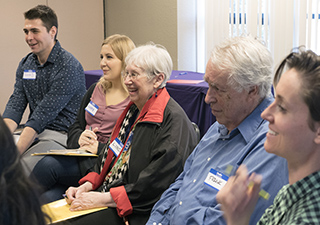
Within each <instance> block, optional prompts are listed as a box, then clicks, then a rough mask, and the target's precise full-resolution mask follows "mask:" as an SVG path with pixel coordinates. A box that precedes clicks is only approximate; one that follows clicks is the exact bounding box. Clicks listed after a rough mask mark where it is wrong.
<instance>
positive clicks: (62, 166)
mask: <svg viewBox="0 0 320 225" xmlns="http://www.w3.org/2000/svg"><path fill="white" fill-rule="evenodd" d="M133 48H135V45H134V43H133V42H132V40H131V39H130V38H128V37H127V36H125V35H119V34H115V35H112V36H110V37H108V38H107V39H105V40H104V42H103V43H102V46H101V52H100V58H101V61H100V67H101V69H102V70H103V76H102V77H101V79H100V80H99V82H98V83H95V84H93V85H91V87H90V88H89V89H88V91H87V93H86V94H85V95H84V97H83V99H82V103H81V106H80V109H79V112H78V116H77V119H76V121H75V122H74V124H72V125H71V126H70V127H69V131H68V141H67V144H68V148H79V147H81V149H85V150H87V151H90V152H92V153H96V154H99V152H100V151H101V149H102V148H103V146H104V145H105V143H107V141H108V139H109V137H110V135H111V131H112V129H113V127H114V125H115V123H116V121H117V119H118V117H119V116H120V114H121V113H122V111H123V110H124V109H125V107H126V106H127V105H128V103H129V101H130V99H129V97H128V92H127V90H126V88H125V85H124V83H123V77H122V74H123V70H124V68H125V63H124V60H125V58H126V56H127V54H128V53H129V52H130V51H131V50H132V49H133ZM96 160H97V159H96V158H87V157H81V158H79V157H64V156H60V157H59V156H55V157H52V156H47V157H44V158H43V159H42V160H40V161H39V163H38V164H37V165H36V166H35V168H34V170H33V171H32V175H33V176H34V177H35V178H36V179H37V180H38V181H39V183H40V185H42V186H43V187H44V191H45V193H44V195H43V199H44V200H45V201H47V202H50V201H54V200H57V199H59V198H61V195H62V193H64V192H65V190H66V189H67V187H69V186H70V185H77V183H78V180H79V179H80V178H81V177H82V176H84V175H85V174H87V173H88V172H90V171H91V169H92V167H93V165H94V164H95V162H96Z"/></svg>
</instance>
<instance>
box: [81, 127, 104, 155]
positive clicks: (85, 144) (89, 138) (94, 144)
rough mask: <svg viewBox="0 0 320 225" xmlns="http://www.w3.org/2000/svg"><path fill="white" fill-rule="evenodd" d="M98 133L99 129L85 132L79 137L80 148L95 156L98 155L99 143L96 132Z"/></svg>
mask: <svg viewBox="0 0 320 225" xmlns="http://www.w3.org/2000/svg"><path fill="white" fill-rule="evenodd" d="M97 131H98V127H96V128H94V129H93V130H92V131H91V130H85V131H83V132H82V134H81V135H80V137H79V140H78V143H79V145H80V148H81V149H83V150H86V151H88V152H91V153H93V154H97V152H98V145H99V142H98V141H97V135H96V134H95V132H97Z"/></svg>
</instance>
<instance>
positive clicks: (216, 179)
mask: <svg viewBox="0 0 320 225" xmlns="http://www.w3.org/2000/svg"><path fill="white" fill-rule="evenodd" d="M228 179H229V177H228V176H226V175H224V174H223V173H220V172H218V171H216V170H214V169H211V170H210V172H209V174H208V176H207V178H206V179H205V181H204V183H205V184H206V185H209V186H210V187H212V188H214V189H215V190H217V191H220V190H221V188H223V186H224V185H225V184H226V183H227V180H228Z"/></svg>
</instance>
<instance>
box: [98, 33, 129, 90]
mask: <svg viewBox="0 0 320 225" xmlns="http://www.w3.org/2000/svg"><path fill="white" fill-rule="evenodd" d="M104 45H109V46H110V47H111V49H112V51H113V52H114V54H115V55H116V56H117V58H118V59H119V60H121V67H122V68H121V73H123V71H124V69H125V58H126V57H127V55H128V53H129V52H130V51H131V50H132V49H134V48H135V44H134V43H133V41H132V40H131V39H130V38H129V37H127V36H126V35H121V34H114V35H111V36H109V37H107V38H106V39H105V40H104V41H103V43H102V45H101V47H102V46H104ZM121 79H123V78H122V76H121ZM98 84H99V85H101V87H102V88H103V91H104V92H106V91H107V90H108V89H109V88H110V87H111V85H112V84H111V82H110V81H107V80H106V79H105V78H104V77H103V76H102V77H101V78H100V80H99V81H98ZM122 85H123V86H124V84H123V82H122Z"/></svg>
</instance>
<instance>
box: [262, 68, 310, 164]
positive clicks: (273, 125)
mask: <svg viewBox="0 0 320 225" xmlns="http://www.w3.org/2000/svg"><path fill="white" fill-rule="evenodd" d="M300 88H301V79H300V77H299V75H298V73H297V71H296V70H295V69H290V70H288V71H287V72H285V73H284V74H283V75H282V76H281V78H280V81H279V83H278V84H277V86H276V98H275V101H274V102H273V103H272V104H271V105H270V106H269V107H268V108H267V109H266V110H265V111H264V112H262V114H261V116H262V118H263V119H265V120H267V121H269V132H268V133H267V139H266V141H265V144H264V147H265V149H266V151H267V152H269V153H274V154H276V155H278V156H281V157H284V158H286V159H287V161H288V163H294V164H302V163H304V162H306V160H308V159H309V158H310V157H312V154H313V149H314V148H313V147H312V145H314V138H315V136H316V132H314V131H312V130H311V129H310V127H309V125H308V121H309V116H310V115H309V108H308V106H307V105H306V103H305V102H304V101H303V99H302V97H301V96H300Z"/></svg>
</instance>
